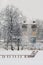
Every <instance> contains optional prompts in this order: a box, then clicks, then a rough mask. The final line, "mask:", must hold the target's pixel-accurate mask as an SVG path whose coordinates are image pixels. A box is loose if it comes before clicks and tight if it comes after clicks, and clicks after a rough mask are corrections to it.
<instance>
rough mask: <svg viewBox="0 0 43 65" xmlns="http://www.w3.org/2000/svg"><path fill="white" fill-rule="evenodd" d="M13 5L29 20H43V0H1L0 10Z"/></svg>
mask: <svg viewBox="0 0 43 65" xmlns="http://www.w3.org/2000/svg"><path fill="white" fill-rule="evenodd" d="M8 4H12V5H14V6H16V8H19V10H20V11H21V12H22V13H23V15H24V16H26V17H28V19H31V20H32V19H42V20H43V0H0V8H2V7H5V6H6V5H8Z"/></svg>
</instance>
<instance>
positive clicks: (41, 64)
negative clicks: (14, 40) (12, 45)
mask: <svg viewBox="0 0 43 65" xmlns="http://www.w3.org/2000/svg"><path fill="white" fill-rule="evenodd" d="M15 52H16V53H17V51H15ZM15 52H14V51H11V50H9V51H5V50H3V51H0V54H14V53H15ZM21 52H22V54H24V52H25V53H26V54H28V53H29V54H30V53H31V50H30V51H27V50H26V51H20V53H21ZM18 53H19V52H18ZM6 64H7V65H9V64H10V65H12V64H13V65H43V51H38V53H37V54H36V55H35V57H34V58H0V65H6Z"/></svg>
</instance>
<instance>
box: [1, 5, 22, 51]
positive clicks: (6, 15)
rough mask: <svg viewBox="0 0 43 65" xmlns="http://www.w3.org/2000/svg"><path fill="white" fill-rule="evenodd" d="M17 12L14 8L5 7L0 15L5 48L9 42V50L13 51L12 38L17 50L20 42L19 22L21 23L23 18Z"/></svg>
mask: <svg viewBox="0 0 43 65" xmlns="http://www.w3.org/2000/svg"><path fill="white" fill-rule="evenodd" d="M20 15H21V14H20V13H19V12H18V9H16V8H14V7H13V6H11V7H9V6H7V7H6V8H5V9H4V10H3V11H2V12H1V13H0V20H1V19H3V20H4V22H2V24H3V31H4V32H3V33H4V40H6V39H7V47H8V44H9V42H10V43H11V49H12V50H13V46H12V43H13V37H14V42H15V39H16V42H17V45H18V50H19V43H20V40H21V35H22V34H21V27H20V24H19V22H20V21H22V19H23V17H22V15H21V17H20ZM5 34H6V35H5Z"/></svg>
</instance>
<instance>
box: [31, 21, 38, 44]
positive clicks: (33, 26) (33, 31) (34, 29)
mask: <svg viewBox="0 0 43 65" xmlns="http://www.w3.org/2000/svg"><path fill="white" fill-rule="evenodd" d="M36 36H37V24H36V22H35V21H33V23H32V24H31V42H32V43H36Z"/></svg>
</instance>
